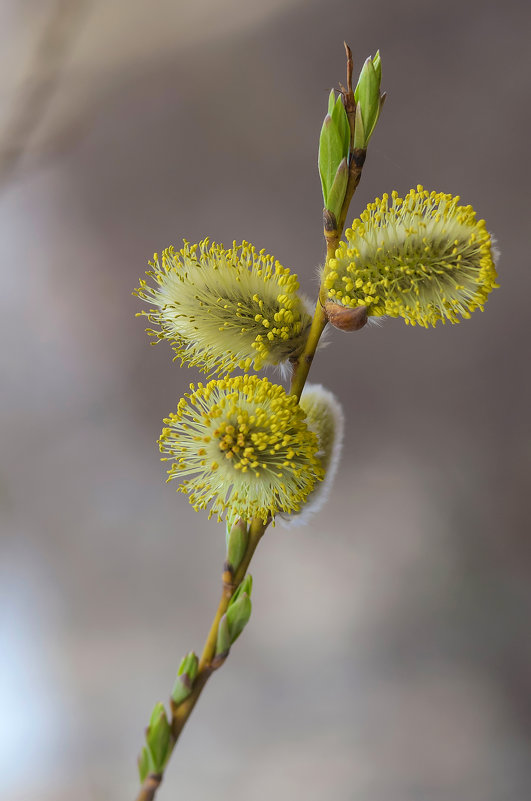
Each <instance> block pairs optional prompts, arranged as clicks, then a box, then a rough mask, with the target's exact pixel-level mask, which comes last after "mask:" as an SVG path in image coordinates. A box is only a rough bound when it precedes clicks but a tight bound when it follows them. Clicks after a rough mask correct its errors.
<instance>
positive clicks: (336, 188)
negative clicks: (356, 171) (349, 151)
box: [327, 158, 348, 218]
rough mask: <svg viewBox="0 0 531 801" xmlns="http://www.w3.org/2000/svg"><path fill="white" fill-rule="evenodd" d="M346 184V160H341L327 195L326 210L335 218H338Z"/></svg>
mask: <svg viewBox="0 0 531 801" xmlns="http://www.w3.org/2000/svg"><path fill="white" fill-rule="evenodd" d="M347 183H348V164H347V160H346V158H344V159H343V161H342V162H341V164H340V165H339V167H338V168H337V172H336V177H335V178H334V183H333V184H332V186H331V187H330V192H329V193H328V204H327V209H329V211H331V212H333V214H335V216H336V218H337V217H339V214H340V212H341V207H342V206H343V201H344V199H345V192H346V191H347Z"/></svg>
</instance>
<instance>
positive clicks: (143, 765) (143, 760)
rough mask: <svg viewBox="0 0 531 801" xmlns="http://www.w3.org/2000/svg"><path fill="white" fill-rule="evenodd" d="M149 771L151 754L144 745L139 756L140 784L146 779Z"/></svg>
mask: <svg viewBox="0 0 531 801" xmlns="http://www.w3.org/2000/svg"><path fill="white" fill-rule="evenodd" d="M148 773H149V756H148V750H147V748H146V746H144V747H143V748H142V750H141V752H140V755H139V757H138V775H139V777H140V784H142V783H143V782H144V781H145V778H146V776H147V775H148Z"/></svg>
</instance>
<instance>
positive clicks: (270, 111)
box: [0, 0, 531, 801]
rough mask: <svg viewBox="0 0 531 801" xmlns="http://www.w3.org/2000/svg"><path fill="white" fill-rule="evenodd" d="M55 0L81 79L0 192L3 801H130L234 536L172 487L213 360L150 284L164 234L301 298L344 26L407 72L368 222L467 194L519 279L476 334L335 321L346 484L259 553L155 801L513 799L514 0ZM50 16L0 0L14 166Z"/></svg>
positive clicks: (521, 287)
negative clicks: (199, 355)
mask: <svg viewBox="0 0 531 801" xmlns="http://www.w3.org/2000/svg"><path fill="white" fill-rule="evenodd" d="M62 5H63V6H64V14H65V15H66V17H65V16H64V15H63V12H62V11H61V9H59V11H60V12H61V13H59V21H60V22H61V23H62V24H64V26H65V29H66V33H65V34H64V38H63V44H65V45H66V46H65V48H64V55H63V58H62V61H61V63H62V69H61V70H60V71H59V72H57V74H56V76H55V78H54V86H53V91H52V92H51V93H50V97H49V102H48V103H47V104H45V107H44V111H43V113H42V114H39V115H38V124H37V125H36V126H35V127H34V128H33V131H32V136H31V137H29V138H28V142H27V146H26V147H25V152H24V153H23V154H22V157H21V158H20V159H18V161H17V163H16V164H15V165H14V167H13V169H12V170H9V171H7V172H6V173H5V175H4V178H3V180H2V183H1V185H0V191H1V195H0V241H1V244H0V247H1V249H2V258H1V263H2V291H1V293H0V312H1V313H0V325H1V328H2V338H1V343H2V346H1V349H0V371H1V392H2V410H1V420H0V422H1V425H2V433H1V441H2V448H1V457H2V460H1V467H0V502H1V509H2V510H1V519H2V541H1V567H0V571H1V575H0V582H1V583H0V597H1V603H2V607H1V618H0V625H1V647H2V659H1V663H0V709H1V714H0V762H1V766H0V776H1V780H0V781H1V785H2V789H1V790H0V795H1V797H2V798H3V799H4V798H5V799H8V801H30V799H31V800H33V799H39V801H52V799H53V801H63V800H64V801H66V799H68V801H70V800H71V799H75V801H104V800H105V799H115V800H116V801H122V799H123V800H124V801H126V800H127V799H132V798H133V796H134V792H135V789H136V767H135V758H136V754H137V752H138V750H139V748H140V746H141V743H142V731H143V727H144V725H145V724H146V723H147V720H148V717H149V713H150V710H151V707H152V706H153V704H154V703H155V701H157V700H165V699H166V698H167V696H168V694H169V690H170V688H171V685H172V683H173V679H174V674H175V670H176V666H177V664H178V661H179V659H180V657H181V656H182V655H183V654H184V653H185V652H186V651H187V650H189V649H190V648H195V649H200V647H201V644H202V640H203V638H204V635H205V633H206V631H207V628H208V625H209V622H210V618H211V616H212V614H213V611H214V608H215V605H216V603H217V597H218V592H219V581H218V572H219V566H220V562H221V561H222V559H223V539H224V535H223V531H222V528H221V526H217V525H216V524H214V523H208V521H207V518H206V515H200V514H195V513H194V512H193V511H192V510H191V507H190V506H189V505H188V504H187V502H186V500H185V499H184V498H183V497H181V496H179V495H176V494H175V492H174V491H173V488H172V487H171V486H169V485H165V483H164V470H163V467H162V465H161V464H160V463H159V458H158V451H157V448H156V445H155V440H156V438H157V436H158V434H159V431H160V427H161V419H162V417H163V416H164V415H165V414H167V413H168V412H169V411H170V410H171V409H172V408H174V406H175V404H176V402H177V399H178V398H179V396H180V395H181V394H182V393H183V391H185V388H186V386H187V383H188V382H189V381H191V380H197V378H198V374H197V373H196V372H194V371H189V370H185V369H182V370H181V369H179V368H178V366H177V365H176V364H173V363H172V361H171V358H170V350H169V348H168V347H166V346H165V345H164V344H162V345H160V346H158V347H156V348H150V347H149V346H148V338H147V337H146V335H145V334H144V332H143V328H144V326H143V322H142V321H141V320H135V318H134V314H135V312H136V311H137V310H138V309H139V303H138V302H137V301H136V300H135V299H134V298H132V297H131V290H132V289H133V287H134V286H136V284H137V280H138V277H139V276H140V275H141V274H142V273H143V271H144V269H145V264H146V261H147V259H148V258H149V257H150V256H151V254H152V252H153V251H154V250H160V249H161V248H163V247H165V246H166V245H168V244H170V243H175V244H178V243H179V241H180V240H181V238H182V237H186V238H187V239H189V240H191V241H196V240H197V239H199V238H200V237H202V236H205V235H209V236H211V237H212V238H214V239H217V240H220V241H224V242H225V243H231V242H232V240H233V239H240V240H241V239H242V238H246V239H248V240H250V241H252V242H253V243H255V244H256V245H257V246H258V247H260V248H261V247H265V248H266V249H267V250H268V251H270V252H272V253H273V254H275V255H276V256H277V257H278V258H279V259H280V260H281V262H283V263H284V264H286V265H288V266H289V267H290V268H291V269H292V270H294V271H296V272H297V273H298V274H299V276H300V279H301V283H302V285H303V287H304V290H305V291H306V292H307V293H309V294H314V293H315V291H316V284H315V271H316V267H317V265H318V263H319V261H320V260H321V258H322V255H323V247H322V240H321V221H320V216H321V197H320V187H319V180H318V175H317V170H316V149H317V139H318V133H319V129H320V125H321V121H322V118H323V116H324V113H325V109H326V102H327V96H328V91H329V89H330V88H331V86H334V85H336V86H337V83H338V81H343V80H344V59H343V48H342V42H343V39H344V38H346V39H347V40H348V41H349V42H350V43H351V45H352V47H353V50H354V53H355V59H356V65H357V67H358V68H359V67H360V66H361V63H362V60H363V59H364V57H365V56H366V55H368V54H369V53H374V51H375V50H376V48H377V47H379V48H380V49H381V52H382V58H383V75H384V80H383V85H384V88H385V89H386V90H387V91H388V93H389V97H388V101H387V104H386V107H385V109H384V113H383V117H382V119H381V122H380V124H379V126H378V128H377V131H376V133H375V135H374V138H373V141H372V142H371V147H370V150H369V156H368V160H367V164H366V169H365V172H364V176H363V179H362V183H361V185H360V188H359V192H358V194H357V196H356V198H355V202H354V203H353V206H352V216H354V215H355V214H357V213H359V211H360V210H361V209H362V208H363V206H364V205H365V203H367V202H368V201H370V200H372V199H373V198H374V197H375V195H378V194H381V193H382V192H384V191H391V190H392V189H393V188H396V189H398V190H399V191H401V192H405V191H407V190H408V189H409V188H410V187H411V186H413V185H415V184H417V183H423V184H424V185H425V186H426V187H427V188H429V189H432V188H434V189H437V190H442V191H449V192H453V193H459V194H460V195H461V196H462V198H463V200H464V201H465V202H466V203H472V204H473V205H474V206H475V207H476V208H477V210H478V212H479V214H480V215H481V216H483V217H485V218H486V219H487V221H488V224H489V226H490V228H491V229H492V230H493V231H494V232H495V234H496V236H497V238H498V242H499V245H500V248H501V250H502V259H501V262H500V273H501V286H502V288H501V289H500V290H498V291H497V292H496V293H495V294H494V295H493V296H492V298H491V300H490V301H489V303H488V306H487V309H486V311H485V313H484V314H483V315H482V314H476V315H474V316H473V318H472V319H471V320H470V321H468V322H465V323H464V324H463V325H459V326H454V327H448V326H447V327H444V328H443V327H440V328H438V329H436V330H430V331H425V330H419V329H409V328H407V327H406V326H405V325H403V324H402V323H401V322H400V321H397V320H390V321H387V322H386V323H385V324H384V325H383V326H382V327H381V328H371V329H365V330H364V331H363V332H361V333H359V334H355V335H350V336H348V335H342V334H339V333H337V334H334V335H333V336H330V345H329V347H328V349H327V350H326V351H324V352H322V353H321V354H320V356H319V358H318V359H317V360H316V362H315V366H314V370H313V371H312V377H313V380H314V381H318V382H322V383H325V384H326V385H327V386H328V387H330V388H331V389H332V390H333V391H335V392H336V393H337V394H338V396H339V397H340V399H341V401H342V402H343V404H344V407H345V412H346V415H347V418H348V424H347V435H346V443H345V452H344V457H343V462H342V469H341V475H340V477H339V479H338V480H337V482H336V485H335V487H334V491H333V494H332V498H331V500H330V502H329V504H328V506H327V507H326V509H325V510H324V511H323V512H322V513H321V514H320V515H319V516H318V517H317V518H316V519H315V520H314V521H313V523H312V524H311V525H310V526H309V527H308V528H306V529H300V530H296V531H293V532H289V533H287V532H285V531H283V530H281V529H280V528H277V529H274V530H271V531H270V532H269V533H268V536H267V538H266V541H264V542H263V544H262V545H261V546H260V550H259V552H258V554H257V557H256V563H255V565H254V568H253V571H252V572H253V574H254V578H255V590H254V611H253V620H252V623H251V625H250V626H249V628H248V629H247V630H246V632H245V634H244V636H243V637H242V638H241V640H240V641H239V642H238V644H237V647H236V648H235V649H234V651H233V653H232V654H231V657H230V660H229V662H228V663H227V665H226V666H225V667H224V669H223V670H222V671H221V672H220V673H219V674H218V675H216V676H215V678H214V679H213V680H212V682H211V684H210V685H209V687H208V688H207V690H206V692H205V694H204V698H202V700H201V702H200V704H199V706H198V708H197V710H196V712H195V713H194V716H193V718H192V719H191V721H190V723H189V725H188V727H187V730H186V732H185V735H184V736H183V739H182V743H181V744H180V746H179V749H178V751H177V752H176V754H175V756H174V759H173V760H172V763H171V765H170V767H169V770H168V774H167V777H166V779H165V781H164V785H163V787H162V789H161V791H160V796H159V797H160V801H164V799H168V800H169V799H177V798H179V799H187V801H203V800H204V799H206V798H211V797H216V798H217V799H231V801H248V799H252V801H265V800H266V799H270V798H278V799H290V801H298V799H301V801H302V799H304V801H322V800H323V799H329V798H334V799H341V800H342V799H345V800H346V799H348V800H349V801H524V799H525V798H527V797H529V794H530V792H531V772H530V768H529V764H530V760H529V756H530V753H529V744H530V735H531V703H530V685H531V680H530V675H531V646H530V642H531V641H530V637H529V616H530V611H531V593H530V589H529V587H530V577H531V562H530V549H529V528H530V526H529V495H530V489H529V466H530V455H531V448H530V439H529V409H530V396H529V388H530V387H529V384H530V381H529V373H530V371H529V347H528V346H529V297H530V291H531V280H530V271H529V233H530V224H529V202H528V198H529V186H530V181H529V178H530V176H529V159H528V149H529V136H530V130H531V125H530V123H531V119H530V113H529V98H528V89H529V66H530V63H529V55H528V52H529V30H530V24H531V12H530V10H529V6H528V5H527V4H525V3H523V2H521V0H520V1H519V2H518V1H517V0H506V2H489V0H483V1H481V2H480V0H474V1H473V2H457V0H447V2H444V3H442V2H441V3H430V2H428V3H427V2H425V1H424V0H423V1H421V0H408V1H407V2H397V1H396V0H394V1H392V0H385V1H384V2H377V1H376V0H372V2H365V3H361V2H347V1H346V0H344V1H343V2H342V1H341V0H330V1H329V2H317V1H314V2H302V0H283V2H281V0H263V2H261V3H252V2H244V1H243V0H230V1H229V2H218V3H216V2H214V1H213V0H210V2H208V1H207V0H195V1H194V2H192V3H184V2H178V1H177V0H173V1H171V2H170V0H153V1H152V2H149V3H148V2H142V1H141V0H128V2H126V0H108V1H107V2H99V1H98V0H93V2H91V1H90V0H84V2H78V1H77V0H71V2H70V3H64V2H63V3H62ZM60 6H61V3H56V2H52V0H46V2H44V0H33V1H32V2H30V1H29V0H24V2H23V1H22V0H3V3H2V4H1V6H0V21H1V23H2V24H1V26H0V29H1V31H2V32H1V38H2V53H3V56H2V60H3V69H2V75H1V77H0V93H1V97H2V103H1V113H0V150H2V151H3V155H2V158H1V159H0V164H1V163H2V159H3V160H4V162H5V161H6V158H7V156H6V152H7V150H8V149H9V147H12V146H13V141H9V132H10V130H11V129H10V126H12V119H13V117H14V116H15V115H16V114H17V113H18V111H17V108H18V104H19V103H20V98H21V94H22V95H23V94H24V92H27V90H28V81H31V80H36V79H39V78H40V79H41V80H43V79H45V78H46V74H47V73H46V69H47V66H46V64H42V63H40V62H39V61H38V60H37V61H35V60H34V58H35V49H36V46H37V42H38V41H39V38H40V37H41V36H42V32H43V30H44V28H45V26H46V25H47V24H49V20H50V18H52V17H53V14H54V9H57V8H59V7H60ZM76 10H77V11H79V14H78V15H76V13H75V12H76ZM68 14H70V15H71V18H69V17H68ZM58 48H59V46H58V45H54V47H53V48H52V52H51V56H50V54H48V56H47V58H48V59H50V58H51V60H52V62H53V57H54V54H55V55H56V56H57V53H58V52H59V49H58ZM52 66H53V64H52ZM35 70H36V74H35ZM52 72H53V69H52ZM16 144H17V140H16V138H15V142H14V145H15V146H16ZM15 149H16V148H15ZM8 156H9V153H8Z"/></svg>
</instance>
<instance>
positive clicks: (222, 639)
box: [216, 614, 230, 656]
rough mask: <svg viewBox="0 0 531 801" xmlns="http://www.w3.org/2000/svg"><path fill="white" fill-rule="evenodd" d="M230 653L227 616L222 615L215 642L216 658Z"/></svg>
mask: <svg viewBox="0 0 531 801" xmlns="http://www.w3.org/2000/svg"><path fill="white" fill-rule="evenodd" d="M229 651H230V631H229V622H228V620H227V615H226V614H225V615H223V617H222V618H221V620H220V621H219V624H218V636H217V640H216V656H226V655H227V654H228V653H229Z"/></svg>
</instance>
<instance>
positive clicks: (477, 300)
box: [324, 186, 497, 327]
mask: <svg viewBox="0 0 531 801" xmlns="http://www.w3.org/2000/svg"><path fill="white" fill-rule="evenodd" d="M345 235H346V239H347V241H346V242H341V243H340V245H339V247H338V249H337V250H336V253H335V258H333V259H330V261H329V265H328V266H329V269H328V271H327V273H326V274H325V276H324V285H325V288H326V290H327V294H328V298H329V299H330V300H331V301H334V302H335V303H338V304H340V305H342V306H346V307H349V308H356V307H361V306H364V307H366V309H367V314H368V315H369V316H370V315H377V316H379V315H389V316H390V317H403V318H404V320H405V321H406V323H410V324H411V325H415V324H418V325H421V326H425V327H427V326H429V325H435V324H436V323H437V322H438V321H439V320H441V321H442V322H443V323H444V322H446V321H447V320H449V321H450V322H452V323H457V322H459V315H460V316H461V317H464V318H468V317H470V313H471V312H473V311H474V310H475V309H477V308H480V309H483V305H484V303H485V302H486V300H487V297H488V295H489V293H490V291H491V290H492V289H493V288H495V287H496V286H497V284H496V269H495V266H494V258H493V250H492V243H491V237H490V235H489V233H488V231H487V229H486V226H485V222H484V220H476V215H475V213H474V210H473V208H472V207H471V206H460V205H459V197H452V196H451V195H445V194H443V193H440V192H439V193H437V192H427V191H425V190H424V189H423V188H422V187H421V186H418V187H417V188H416V189H412V190H411V191H410V192H408V194H407V195H406V196H405V198H403V199H402V198H400V197H398V194H397V193H396V192H393V193H392V195H391V199H389V196H388V195H384V196H383V198H382V199H381V200H380V199H379V198H376V200H375V201H374V203H370V204H369V205H368V206H367V208H366V210H365V211H364V212H363V213H362V214H361V217H360V219H357V220H354V222H353V223H352V227H351V228H349V229H348V230H347V231H346V232H345Z"/></svg>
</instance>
